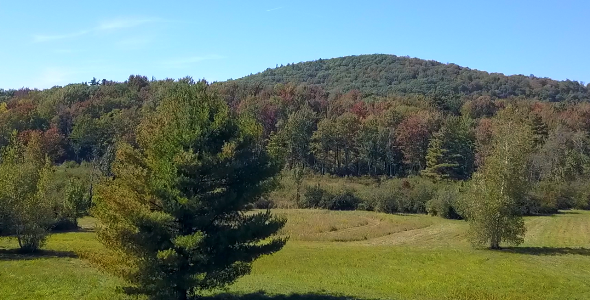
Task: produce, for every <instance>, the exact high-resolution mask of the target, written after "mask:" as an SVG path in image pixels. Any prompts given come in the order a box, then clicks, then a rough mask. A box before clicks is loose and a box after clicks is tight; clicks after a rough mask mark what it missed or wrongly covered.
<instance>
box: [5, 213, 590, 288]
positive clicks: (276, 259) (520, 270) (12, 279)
mask: <svg viewBox="0 0 590 300" xmlns="http://www.w3.org/2000/svg"><path fill="white" fill-rule="evenodd" d="M276 212H277V213H278V214H282V215H285V216H286V217H287V218H288V219H289V220H290V221H289V222H288V225H287V227H286V228H285V229H284V231H283V234H286V235H290V236H291V240H290V242H289V244H288V245H287V246H286V247H285V249H283V250H282V251H281V252H279V253H277V254H276V255H273V256H268V257H264V258H262V259H261V260H259V261H257V262H256V263H255V265H254V270H253V272H252V275H250V276H246V277H244V278H242V279H240V280H239V281H238V282H237V283H236V284H235V285H234V286H232V287H231V288H230V291H233V292H238V293H251V292H256V291H259V290H265V291H266V292H268V293H271V294H291V293H327V294H336V295H348V296H354V297H359V298H363V299H589V298H590V284H589V283H588V282H589V279H590V250H585V249H582V248H583V247H585V248H589V247H590V222H589V221H590V212H583V211H571V212H566V213H563V214H559V215H556V216H547V217H535V218H529V219H527V228H528V234H527V238H526V242H525V244H524V245H522V246H521V247H518V248H512V249H505V250H503V251H487V250H473V249H471V248H470V246H469V244H468V243H467V241H466V239H465V230H466V228H467V224H466V223H465V222H462V221H450V220H443V219H440V218H436V217H428V216H416V215H410V216H393V215H384V214H376V213H369V212H326V211H304V210H277V211H276ZM343 240H345V241H346V242H342V241H343ZM11 243H12V244H10V243H8V242H6V241H5V240H3V241H0V248H6V247H12V246H14V243H13V242H11ZM47 248H48V249H50V250H54V251H55V252H51V253H48V254H51V255H54V256H68V255H70V254H71V253H70V252H67V251H74V252H83V251H90V250H96V249H100V245H99V244H98V243H97V242H96V241H95V239H94V233H92V232H75V233H65V234H56V235H53V236H52V237H51V239H50V241H49V243H48V245H47ZM0 282H2V284H1V285H0V298H1V299H82V298H84V299H102V298H110V299H122V298H123V297H122V296H120V295H118V294H116V293H115V291H114V290H115V287H116V286H117V285H120V284H121V282H120V281H118V280H116V279H114V278H112V277H109V276H105V275H102V274H100V273H99V272H97V271H95V270H94V269H92V268H91V267H90V266H89V265H88V264H86V263H85V262H84V261H81V260H79V259H77V258H70V257H51V256H45V257H40V258H33V259H20V260H19V259H15V256H14V255H13V254H7V253H5V252H4V253H2V252H0ZM302 299H304V298H302Z"/></svg>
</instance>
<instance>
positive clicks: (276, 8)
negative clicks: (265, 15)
mask: <svg viewBox="0 0 590 300" xmlns="http://www.w3.org/2000/svg"><path fill="white" fill-rule="evenodd" d="M281 8H283V7H282V6H281V7H275V8H271V9H267V10H266V11H267V12H269V11H273V10H278V9H281Z"/></svg>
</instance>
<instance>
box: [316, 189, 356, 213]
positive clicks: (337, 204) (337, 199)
mask: <svg viewBox="0 0 590 300" xmlns="http://www.w3.org/2000/svg"><path fill="white" fill-rule="evenodd" d="M323 198H324V199H326V198H327V197H323ZM359 203H360V200H359V199H358V198H357V197H356V196H355V195H354V192H353V191H352V190H351V189H346V190H342V191H339V192H338V193H336V194H335V195H334V196H333V197H331V199H329V201H328V202H327V203H325V204H324V206H325V207H324V208H327V209H330V210H355V209H357V207H358V205H359Z"/></svg>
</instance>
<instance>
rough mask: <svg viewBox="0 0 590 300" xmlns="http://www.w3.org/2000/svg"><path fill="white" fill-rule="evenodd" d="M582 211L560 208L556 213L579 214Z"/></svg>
mask: <svg viewBox="0 0 590 300" xmlns="http://www.w3.org/2000/svg"><path fill="white" fill-rule="evenodd" d="M579 214H580V212H578V211H572V210H560V211H559V212H557V213H556V215H579Z"/></svg>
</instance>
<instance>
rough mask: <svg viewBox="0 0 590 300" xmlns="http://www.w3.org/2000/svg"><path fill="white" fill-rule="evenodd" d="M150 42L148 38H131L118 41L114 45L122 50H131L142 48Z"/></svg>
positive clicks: (150, 39)
mask: <svg viewBox="0 0 590 300" xmlns="http://www.w3.org/2000/svg"><path fill="white" fill-rule="evenodd" d="M152 41H153V39H152V38H149V37H131V38H128V39H123V40H120V41H118V42H116V43H115V45H116V46H117V47H119V48H122V49H126V50H133V49H140V48H143V47H144V46H146V45H148V44H150V43H151V42H152Z"/></svg>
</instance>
